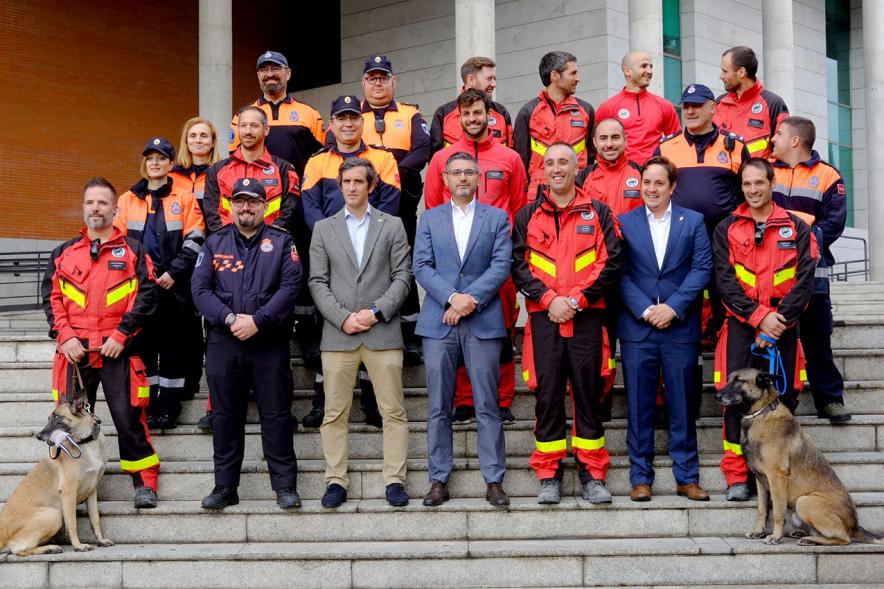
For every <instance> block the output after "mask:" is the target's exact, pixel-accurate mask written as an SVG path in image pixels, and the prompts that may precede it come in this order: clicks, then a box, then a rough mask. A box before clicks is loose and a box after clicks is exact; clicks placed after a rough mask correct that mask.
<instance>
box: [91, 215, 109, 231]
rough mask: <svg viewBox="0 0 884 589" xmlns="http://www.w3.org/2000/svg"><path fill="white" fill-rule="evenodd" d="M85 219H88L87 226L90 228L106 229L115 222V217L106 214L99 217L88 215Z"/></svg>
mask: <svg viewBox="0 0 884 589" xmlns="http://www.w3.org/2000/svg"><path fill="white" fill-rule="evenodd" d="M84 220H85V221H86V227H88V228H89V229H104V228H105V227H107V226H109V225H111V224H112V223H113V222H114V218H113V217H111V216H104V215H102V216H99V217H93V216H88V217H86V218H85V219H84Z"/></svg>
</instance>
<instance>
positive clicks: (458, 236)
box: [451, 197, 476, 262]
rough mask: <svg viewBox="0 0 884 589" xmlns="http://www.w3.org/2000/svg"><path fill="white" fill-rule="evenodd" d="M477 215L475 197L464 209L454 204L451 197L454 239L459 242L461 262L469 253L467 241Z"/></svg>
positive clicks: (458, 251)
mask: <svg viewBox="0 0 884 589" xmlns="http://www.w3.org/2000/svg"><path fill="white" fill-rule="evenodd" d="M475 216H476V199H475V197H474V198H473V200H471V201H470V204H468V205H467V206H466V207H465V208H463V209H462V208H460V207H459V206H457V205H456V204H454V199H451V222H452V223H453V224H454V240H455V241H456V242H457V253H458V255H459V256H460V261H461V262H463V258H464V256H465V255H466V253H467V242H469V240H470V229H472V228H473V217H475Z"/></svg>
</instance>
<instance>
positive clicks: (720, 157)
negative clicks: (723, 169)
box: [718, 151, 727, 164]
mask: <svg viewBox="0 0 884 589" xmlns="http://www.w3.org/2000/svg"><path fill="white" fill-rule="evenodd" d="M718 161H720V162H721V163H723V164H726V163H727V154H726V153H724V152H723V151H719V152H718Z"/></svg>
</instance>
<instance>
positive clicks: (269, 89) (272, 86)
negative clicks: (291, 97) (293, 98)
mask: <svg viewBox="0 0 884 589" xmlns="http://www.w3.org/2000/svg"><path fill="white" fill-rule="evenodd" d="M285 89H286V84H285V82H282V81H279V82H266V83H265V84H264V85H263V86H262V87H261V90H262V91H263V92H264V93H265V94H270V95H272V96H276V95H277V94H282V93H283V92H285Z"/></svg>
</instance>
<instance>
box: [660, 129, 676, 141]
mask: <svg viewBox="0 0 884 589" xmlns="http://www.w3.org/2000/svg"><path fill="white" fill-rule="evenodd" d="M679 135H681V130H679V131H676V132H675V133H673V134H672V135H667V136H666V137H664V138H662V139H661V140H660V143H663V142H664V141H669V140H670V139H673V138H675V137H678V136H679Z"/></svg>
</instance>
